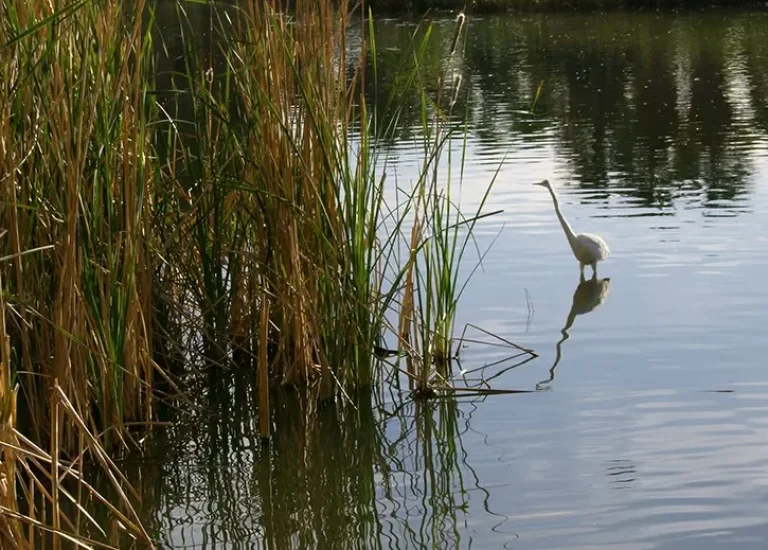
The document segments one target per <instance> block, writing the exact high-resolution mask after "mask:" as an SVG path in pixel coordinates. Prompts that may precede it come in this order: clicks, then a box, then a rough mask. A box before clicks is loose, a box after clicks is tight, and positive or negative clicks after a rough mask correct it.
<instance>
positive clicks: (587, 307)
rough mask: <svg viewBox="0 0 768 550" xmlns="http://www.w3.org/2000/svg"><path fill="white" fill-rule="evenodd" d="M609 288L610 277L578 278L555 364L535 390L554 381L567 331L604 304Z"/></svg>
mask: <svg viewBox="0 0 768 550" xmlns="http://www.w3.org/2000/svg"><path fill="white" fill-rule="evenodd" d="M610 288H611V279H610V277H606V278H604V279H597V278H594V277H593V278H591V279H588V280H586V279H584V277H583V276H582V277H581V278H580V280H579V286H577V287H576V291H575V292H574V293H573V303H572V304H571V311H569V312H568V319H567V320H566V321H565V326H564V327H563V329H562V330H561V331H560V332H561V333H562V335H563V337H562V338H560V340H559V341H558V342H557V345H556V346H555V349H556V353H555V362H554V363H553V364H552V366H551V367H550V369H549V378H547V379H546V380H542V381H541V382H539V383H538V384H536V389H537V390H541V389H547V388H548V387H549V383H550V382H552V381H553V380H554V379H555V369H556V368H557V365H558V363H560V359H561V358H562V347H563V343H564V342H565V341H566V340H567V339H568V338H569V337H570V335H569V334H568V330H569V329H570V328H571V327H572V326H573V322H574V321H575V320H576V316H577V315H585V314H587V313H589V312H590V311H592V310H594V309H595V308H597V307H598V306H600V305H601V304H602V303H603V302H605V299H606V298H607V297H608V293H609V292H610Z"/></svg>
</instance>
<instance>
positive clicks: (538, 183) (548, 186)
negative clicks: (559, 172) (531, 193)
mask: <svg viewBox="0 0 768 550" xmlns="http://www.w3.org/2000/svg"><path fill="white" fill-rule="evenodd" d="M533 185H540V186H541V187H546V188H547V189H552V187H551V186H550V185H549V180H541V181H537V182H536V183H534V184H533Z"/></svg>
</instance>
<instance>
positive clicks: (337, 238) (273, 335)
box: [0, 0, 479, 548]
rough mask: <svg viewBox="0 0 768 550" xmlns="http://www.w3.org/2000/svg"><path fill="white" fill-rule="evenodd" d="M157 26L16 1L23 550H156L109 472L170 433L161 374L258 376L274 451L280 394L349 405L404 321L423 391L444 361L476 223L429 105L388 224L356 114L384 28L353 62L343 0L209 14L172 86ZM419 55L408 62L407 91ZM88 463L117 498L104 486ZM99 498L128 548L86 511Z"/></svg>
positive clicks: (11, 166)
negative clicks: (130, 450) (127, 452)
mask: <svg viewBox="0 0 768 550" xmlns="http://www.w3.org/2000/svg"><path fill="white" fill-rule="evenodd" d="M177 7H178V10H179V14H180V17H181V20H182V22H181V25H182V27H184V25H185V24H188V22H187V23H185V22H184V18H185V17H186V15H185V11H184V9H183V6H182V4H177ZM153 13H154V12H153V10H152V9H150V7H149V6H145V3H144V0H136V1H132V2H103V3H95V2H87V1H72V2H69V3H68V2H54V3H50V2H46V1H43V0H31V1H29V0H7V1H6V2H3V3H2V4H0V37H3V38H2V39H3V40H4V41H5V42H4V43H3V45H2V55H0V163H1V164H0V227H2V228H4V229H6V230H7V233H5V234H3V235H2V236H0V239H1V240H0V249H2V250H3V251H4V252H3V253H2V254H0V404H2V411H0V412H2V416H0V536H1V537H4V539H3V540H4V541H7V542H8V544H9V545H11V546H10V547H11V548H32V547H36V546H43V547H51V548H64V547H68V546H69V545H75V546H80V547H97V546H98V547H104V546H106V547H119V546H120V545H121V544H122V541H124V540H125V538H124V535H128V536H130V537H131V540H133V541H136V542H137V543H140V544H142V545H144V546H148V547H151V546H152V541H151V537H150V535H149V534H148V532H147V531H146V529H145V528H144V527H143V525H142V521H141V519H140V517H139V515H138V513H137V512H136V510H135V508H134V504H135V502H136V501H137V500H138V497H139V496H138V495H136V494H135V493H134V492H133V491H132V489H131V487H130V484H129V483H128V481H127V480H126V479H125V478H124V477H123V476H122V474H121V473H120V469H119V468H118V467H117V466H116V465H115V463H114V462H113V461H112V459H111V458H110V456H111V454H112V453H115V452H119V449H120V448H124V447H127V446H131V445H134V444H135V443H134V441H133V439H132V437H131V432H130V431H129V430H128V429H127V426H128V423H129V422H130V423H138V424H142V425H145V426H148V425H149V424H150V423H151V422H152V420H153V419H154V416H155V403H154V395H155V394H154V391H153V386H154V383H155V378H157V377H161V378H163V379H164V380H166V381H168V382H171V386H172V387H175V381H174V380H173V378H172V376H171V375H170V374H169V373H168V372H166V371H165V370H161V368H160V366H159V365H158V362H160V361H159V359H162V360H163V361H162V362H163V365H171V364H174V360H176V361H175V362H176V363H178V362H180V363H182V365H184V364H187V363H195V362H197V361H198V360H199V359H200V358H205V359H206V360H207V361H208V362H207V363H206V365H207V366H208V368H209V369H210V370H209V372H214V373H215V370H216V369H218V368H221V366H222V365H223V364H226V363H228V362H230V360H231V358H232V357H233V356H235V355H237V356H238V357H246V358H249V360H250V364H251V365H253V366H255V369H254V377H256V378H257V380H258V386H259V391H260V398H259V411H258V412H259V415H260V419H259V426H260V430H261V435H262V437H265V438H268V437H269V436H270V432H271V428H272V426H271V415H270V404H269V403H270V395H269V392H270V388H272V387H275V386H280V385H282V386H290V387H298V388H303V389H304V391H306V392H307V393H308V394H311V395H312V396H314V397H324V396H341V397H342V398H344V399H347V400H354V392H355V391H356V390H359V389H360V388H367V387H368V386H370V385H371V384H372V383H373V382H374V379H375V378H376V377H377V376H378V377H383V376H384V375H382V374H381V373H380V371H376V370H375V369H374V366H375V365H374V358H373V354H372V351H373V349H374V346H375V345H376V344H377V342H379V340H380V338H381V337H382V334H383V333H384V332H386V330H387V327H389V326H390V324H391V323H392V322H393V321H392V319H391V318H392V317H396V316H397V314H398V311H397V310H398V308H400V309H399V313H400V315H401V317H400V321H399V327H398V329H395V330H391V332H392V333H393V334H394V336H395V338H397V339H398V340H399V341H400V346H401V347H403V348H406V349H407V356H408V358H409V359H408V361H409V366H408V374H409V379H410V380H416V381H417V384H416V385H417V386H418V388H417V389H422V390H423V389H425V387H427V386H428V385H429V384H430V375H431V373H432V369H433V366H434V364H435V362H436V360H438V359H439V360H440V361H445V359H446V358H447V357H448V355H449V354H450V349H451V335H450V333H451V331H452V327H453V319H454V313H455V308H456V300H457V294H460V290H459V288H458V286H457V272H456V265H457V262H458V261H460V259H461V256H462V255H463V251H464V247H465V246H466V242H467V240H466V239H467V238H468V237H466V235H465V233H464V231H465V230H469V231H471V227H472V226H473V225H474V222H475V221H476V220H477V219H479V214H478V215H477V216H475V217H474V218H469V219H465V218H463V217H461V216H460V215H459V214H458V211H456V210H455V207H454V202H453V200H452V198H451V196H450V193H448V194H445V193H444V192H443V191H439V190H438V186H437V183H438V179H439V178H438V168H437V165H438V163H439V159H440V152H441V151H442V149H443V147H445V146H446V144H447V143H448V141H449V138H450V135H452V134H453V133H454V130H455V129H456V128H452V127H449V126H450V124H449V123H448V122H446V121H447V119H446V118H445V117H443V116H442V114H441V112H440V109H441V108H440V103H441V99H440V97H439V96H438V98H436V100H435V101H433V100H431V99H429V98H427V97H426V92H424V91H423V90H422V91H421V92H420V98H421V103H422V108H423V110H424V113H425V116H424V120H425V121H426V120H430V121H431V122H428V123H426V124H425V129H424V130H425V131H424V135H425V162H424V172H423V173H422V174H421V175H420V177H419V180H418V182H417V183H416V189H415V190H414V192H413V195H412V197H411V198H410V199H409V200H408V201H407V202H408V204H406V205H405V206H404V207H403V208H402V209H401V210H398V211H395V212H385V204H386V203H385V200H384V173H385V170H384V168H385V167H384V166H383V165H382V164H379V163H380V161H379V160H378V159H379V153H378V151H377V143H376V140H377V139H378V138H381V137H382V136H383V135H384V134H386V132H387V131H388V130H387V129H389V131H391V130H392V129H393V127H392V125H391V124H389V123H380V122H379V121H378V119H377V118H376V117H375V116H373V115H372V114H371V113H369V111H368V107H367V103H366V96H365V94H364V90H365V88H366V87H365V82H364V79H365V68H366V66H367V64H368V62H369V59H368V49H369V47H370V48H371V49H372V50H373V49H375V40H374V37H373V32H372V26H370V21H368V20H366V19H365V18H362V19H358V20H359V21H360V24H361V25H362V29H361V31H362V34H363V35H364V36H368V37H369V40H364V41H363V45H362V47H361V48H362V51H360V52H356V53H357V54H359V55H357V56H356V61H355V62H354V63H352V62H350V61H349V60H348V58H347V54H348V47H347V43H346V37H347V30H348V27H349V25H350V24H352V21H353V18H352V14H351V10H350V6H349V5H348V4H347V2H344V1H342V2H331V1H330V0H321V1H316V0H315V1H312V0H297V1H296V2H293V3H292V4H291V7H290V11H288V10H287V9H283V6H280V5H278V3H272V2H267V1H264V0H246V1H244V2H241V3H240V4H239V6H238V7H231V6H230V7H228V8H224V7H218V6H215V5H214V6H213V7H212V12H211V13H212V16H213V18H214V20H215V21H216V22H217V25H218V26H217V31H218V32H219V34H218V38H217V39H218V40H219V41H220V42H219V46H218V49H216V48H209V49H208V50H207V52H204V54H201V48H200V47H199V46H200V45H199V44H197V43H196V42H195V33H190V32H183V33H180V37H181V38H180V40H181V42H182V47H183V49H184V52H183V53H184V60H185V61H184V63H185V70H184V71H183V72H182V73H181V74H179V73H169V75H170V76H168V80H167V82H166V84H167V89H160V88H155V86H156V80H155V76H154V75H155V74H156V73H155V68H156V66H155V60H154V57H153V51H154V52H155V53H156V52H157V51H158V50H160V48H157V50H153V45H154V43H155V42H156V41H159V40H161V39H162V38H163V37H161V36H158V34H157V33H156V32H155V29H154V28H153V26H152V16H153ZM462 23H463V19H462ZM461 28H462V27H461V25H460V26H459V31H460V30H461ZM187 30H189V29H187ZM458 34H459V32H457V35H456V37H458ZM424 36H425V40H426V39H427V38H428V36H429V32H428V31H427V32H425V34H424ZM456 37H454V40H453V43H452V44H451V45H450V48H451V49H450V52H449V53H450V54H453V53H454V50H456V43H457V38H456ZM424 51H425V49H424V48H423V47H419V46H418V45H417V46H416V47H414V49H413V52H412V55H411V57H410V58H408V59H407V60H406V61H407V63H406V65H407V69H406V70H407V71H410V74H409V76H408V77H407V78H405V80H404V82H407V83H408V86H409V87H410V86H413V85H414V83H416V82H417V79H416V78H415V76H414V75H416V74H417V73H418V72H419V71H420V68H421V66H420V64H421V56H422V55H423V53H424ZM372 57H373V58H375V56H372ZM371 63H372V66H373V72H374V78H375V59H373V60H371ZM159 78H160V77H159ZM159 78H158V81H157V82H159ZM161 92H162V93H161ZM397 93H399V94H404V93H407V91H406V90H399V91H398V92H397ZM455 93H457V92H455ZM390 103H392V104H397V101H391V102H390ZM393 119H394V120H396V119H397V116H396V114H395V115H393ZM414 210H417V212H418V216H419V217H418V221H417V223H415V224H414V225H413V226H412V227H413V230H412V231H411V232H410V239H408V238H407V237H405V235H407V234H408V232H407V231H406V230H405V229H404V227H405V226H406V225H407V224H406V219H407V218H408V216H410V215H411V214H412V213H413V211H414ZM384 217H388V218H390V219H395V224H394V228H393V229H391V231H390V234H389V235H386V234H385V235H382V234H381V230H382V218H384ZM460 230H461V232H462V233H461V235H460ZM407 240H410V243H409V245H410V246H409V250H410V252H409V254H407V256H406V259H405V261H404V262H403V263H398V262H397V261H396V259H397V255H396V253H395V251H396V249H397V248H398V246H399V243H400V242H401V241H407ZM156 360H157V362H156ZM183 368H184V367H183V366H182V370H183ZM94 467H96V468H97V469H98V470H99V471H100V472H102V473H103V475H104V476H105V477H106V479H107V480H108V481H109V483H110V486H111V488H112V490H113V493H114V495H115V496H114V500H113V501H110V500H107V499H106V498H105V497H104V496H102V495H101V494H99V493H98V492H97V491H96V490H95V489H94V488H93V486H92V485H91V484H89V482H88V477H87V472H88V471H89V469H93V468H94ZM18 489H21V492H20V494H17V493H18V492H19V491H18ZM95 504H99V505H100V506H103V507H105V509H106V510H108V513H109V516H110V517H111V520H112V521H114V522H116V523H115V524H117V525H119V526H120V527H119V529H117V530H116V531H115V530H107V529H105V528H104V526H103V525H102V522H101V521H99V520H97V519H96V518H95V517H94V516H92V515H90V514H91V512H92V508H93V506H94V505H95ZM3 547H4V548H5V546H3Z"/></svg>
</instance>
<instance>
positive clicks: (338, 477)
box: [134, 374, 504, 550]
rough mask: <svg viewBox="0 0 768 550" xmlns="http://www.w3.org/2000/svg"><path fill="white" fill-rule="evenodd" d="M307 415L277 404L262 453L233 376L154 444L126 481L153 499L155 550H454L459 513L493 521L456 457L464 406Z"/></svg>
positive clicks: (478, 484) (333, 409)
mask: <svg viewBox="0 0 768 550" xmlns="http://www.w3.org/2000/svg"><path fill="white" fill-rule="evenodd" d="M308 403H309V401H308V400H305V399H303V398H302V397H301V396H300V395H298V394H292V395H283V396H282V401H281V402H279V403H277V406H276V410H277V412H276V414H277V415H280V416H281V417H282V418H280V419H279V425H280V426H281V427H282V428H283V429H281V430H280V431H277V432H276V433H275V437H274V439H273V441H272V443H271V444H270V445H269V446H263V445H262V444H261V442H260V441H259V439H258V431H257V429H256V425H255V422H256V415H255V414H254V413H253V411H254V405H255V404H256V401H255V391H254V389H253V388H252V387H251V386H250V384H249V382H248V377H247V376H245V375H240V374H232V375H231V376H230V377H229V378H228V379H226V380H222V381H220V383H219V387H218V390H214V391H212V392H210V393H208V394H207V395H206V402H205V403H204V404H203V409H201V413H200V416H199V417H198V418H195V419H193V421H190V422H185V421H182V423H181V424H179V425H175V426H173V427H171V428H169V431H168V432H166V433H164V434H163V435H162V436H161V437H159V438H158V439H157V440H156V441H155V442H153V444H152V445H151V449H152V451H151V454H152V455H153V458H147V457H144V458H142V460H141V463H140V464H136V465H134V466H135V469H134V477H135V478H136V479H140V480H141V481H140V484H141V486H142V490H143V492H144V494H146V495H153V496H155V497H156V498H155V499H154V501H153V500H152V499H147V500H146V501H145V509H144V510H143V513H144V516H145V517H146V518H147V520H148V523H149V524H150V525H154V529H155V536H157V537H158V538H159V540H160V542H161V545H162V547H164V548H167V549H170V548H196V549H201V550H212V549H214V548H215V549H223V548H227V549H233V550H234V549H243V550H245V549H251V548H269V549H280V550H282V549H287V548H302V549H303V548H391V549H401V548H402V549H405V548H458V547H467V546H470V545H471V537H472V535H471V532H469V533H468V532H467V530H466V525H467V522H468V511H469V507H470V504H471V503H470V501H472V506H473V507H476V508H478V509H480V510H484V511H485V512H484V513H489V514H491V515H493V512H491V511H490V508H489V505H488V503H487V500H488V498H489V493H488V491H486V490H485V489H484V488H483V486H482V481H481V479H480V478H479V476H478V475H477V474H476V473H475V471H474V470H473V468H472V466H471V464H469V463H468V462H467V456H468V454H467V451H466V450H465V448H464V445H463V439H462V436H463V434H464V433H465V432H466V431H467V429H468V426H469V422H470V418H469V414H467V412H466V411H467V410H473V409H474V406H473V405H472V403H471V402H470V401H467V400H464V401H463V402H462V403H461V404H460V403H459V402H457V400H455V399H437V400H430V401H422V402H413V401H410V402H408V403H406V404H404V405H400V406H398V407H394V408H388V407H377V406H376V404H375V403H373V402H368V403H365V402H361V403H359V404H358V408H357V410H355V409H354V408H353V407H351V406H344V405H335V404H331V403H329V404H327V405H324V406H321V407H320V409H319V410H317V411H315V412H312V411H309V410H307V406H308ZM310 413H311V414H310ZM275 420H276V421H277V419H275ZM503 520H504V518H503V517H501V516H499V517H498V518H496V519H495V521H496V523H502V522H503Z"/></svg>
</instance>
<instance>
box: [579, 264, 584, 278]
mask: <svg viewBox="0 0 768 550" xmlns="http://www.w3.org/2000/svg"><path fill="white" fill-rule="evenodd" d="M579 272H580V273H581V278H582V279H583V278H584V264H583V263H581V262H579Z"/></svg>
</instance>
